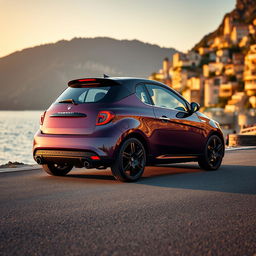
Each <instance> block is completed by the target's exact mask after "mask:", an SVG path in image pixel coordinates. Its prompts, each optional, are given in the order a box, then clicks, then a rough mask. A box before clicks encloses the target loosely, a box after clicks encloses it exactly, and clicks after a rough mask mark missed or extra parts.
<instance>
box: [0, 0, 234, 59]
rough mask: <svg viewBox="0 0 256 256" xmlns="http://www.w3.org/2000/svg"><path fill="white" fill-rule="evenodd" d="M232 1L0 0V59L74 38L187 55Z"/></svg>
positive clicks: (226, 10) (212, 28) (221, 16)
mask: <svg viewBox="0 0 256 256" xmlns="http://www.w3.org/2000/svg"><path fill="white" fill-rule="evenodd" d="M235 2H236V1H235V0H214V1H213V0H158V1H156V0H154V1H153V0H90V1H89V0H73V1H70V0H54V1H53V0H0V24H1V25H0V35H1V39H0V57H2V56H5V55H8V54H10V53H12V52H14V51H17V50H21V49H24V48H27V47H31V46H35V45H39V44H45V43H51V42H56V41H59V40H61V39H67V40H70V39H72V38H73V37H97V36H108V37H113V38H117V39H138V40H141V41H143V42H148V43H154V44H158V45H160V46H165V47H174V48H176V49H178V50H181V51H186V50H188V49H190V48H191V47H193V45H194V44H195V43H196V42H198V41H199V40H200V39H201V38H202V36H204V35H205V34H207V33H209V32H211V31H213V30H214V29H216V28H217V26H218V25H219V24H220V22H221V20H222V18H223V15H224V14H225V13H227V12H229V11H231V10H232V9H233V8H234V7H235Z"/></svg>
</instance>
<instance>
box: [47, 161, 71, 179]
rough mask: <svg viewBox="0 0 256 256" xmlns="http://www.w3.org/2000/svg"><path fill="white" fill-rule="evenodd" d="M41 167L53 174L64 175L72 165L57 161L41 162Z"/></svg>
mask: <svg viewBox="0 0 256 256" xmlns="http://www.w3.org/2000/svg"><path fill="white" fill-rule="evenodd" d="M42 167H43V169H44V171H45V172H47V173H48V174H50V175H54V176H65V175H66V174H67V173H68V172H70V171H71V170H72V168H73V166H72V165H68V164H57V163H48V164H43V165H42Z"/></svg>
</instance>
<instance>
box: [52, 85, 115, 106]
mask: <svg viewBox="0 0 256 256" xmlns="http://www.w3.org/2000/svg"><path fill="white" fill-rule="evenodd" d="M110 88H111V87H110V86H107V87H83V88H73V87H68V88H67V89H66V90H65V91H64V92H63V93H62V94H61V95H60V96H59V97H58V98H57V100H56V102H60V101H64V100H66V99H72V100H74V101H75V102H76V103H92V102H98V101H101V100H103V99H104V98H105V96H106V95H107V93H108V92H109V90H110Z"/></svg>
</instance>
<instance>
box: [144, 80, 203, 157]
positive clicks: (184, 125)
mask: <svg viewBox="0 0 256 256" xmlns="http://www.w3.org/2000/svg"><path fill="white" fill-rule="evenodd" d="M145 86H146V88H147V90H148V93H149V95H150V98H151V100H152V104H153V109H154V114H155V117H156V122H155V125H156V127H155V131H154V134H153V135H152V143H153V145H154V149H155V151H156V154H158V155H159V156H160V155H195V154H199V153H200V152H201V151H202V143H203V138H204V137H203V134H204V130H203V128H202V125H201V120H200V119H199V118H198V116H197V114H196V113H193V114H192V115H188V107H189V105H188V103H187V102H186V101H185V100H184V99H183V98H182V97H181V96H179V95H178V94H177V93H175V92H174V91H172V90H171V89H169V88H167V87H165V86H161V85H157V84H145ZM178 113H180V114H181V113H184V115H180V114H179V115H177V114H178ZM179 116H182V117H179Z"/></svg>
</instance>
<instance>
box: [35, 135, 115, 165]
mask: <svg viewBox="0 0 256 256" xmlns="http://www.w3.org/2000/svg"><path fill="white" fill-rule="evenodd" d="M117 143H118V136H117V137H114V136H111V137H92V136H91V135H89V136H87V135H54V134H43V133H41V131H38V132H37V133H36V134H35V137H34V145H33V156H34V159H35V160H36V157H38V156H41V157H43V158H44V159H48V160H49V159H55V160H57V159H67V160H70V161H75V160H84V159H88V158H90V156H92V155H94V156H95V155H96V156H99V157H100V161H101V162H104V163H106V164H107V163H110V162H111V161H112V160H113V159H114V152H115V149H116V145H117Z"/></svg>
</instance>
